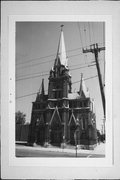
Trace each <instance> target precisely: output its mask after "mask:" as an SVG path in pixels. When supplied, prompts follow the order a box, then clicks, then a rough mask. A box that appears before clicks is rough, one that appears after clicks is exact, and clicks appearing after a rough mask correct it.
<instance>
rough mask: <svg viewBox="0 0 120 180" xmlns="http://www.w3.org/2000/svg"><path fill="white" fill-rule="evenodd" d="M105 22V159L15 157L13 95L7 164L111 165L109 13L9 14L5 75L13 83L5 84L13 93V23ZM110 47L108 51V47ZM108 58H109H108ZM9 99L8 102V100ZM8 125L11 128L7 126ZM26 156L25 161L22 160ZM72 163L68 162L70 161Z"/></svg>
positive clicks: (110, 27)
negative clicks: (7, 57) (90, 14)
mask: <svg viewBox="0 0 120 180" xmlns="http://www.w3.org/2000/svg"><path fill="white" fill-rule="evenodd" d="M31 21H32V22H61V21H62V22H88V21H90V22H105V31H106V32H105V39H106V42H105V44H106V50H105V59H106V80H105V81H106V83H105V84H106V94H109V96H106V145H105V146H106V147H105V149H106V150H105V158H77V159H76V158H73V159H74V160H73V159H71V158H67V161H66V160H65V159H66V158H57V157H56V158H37V157H36V158H33V157H30V158H28V157H26V158H25V159H24V158H23V157H22V158H20V157H19V158H18V157H15V121H13V120H12V119H15V116H14V114H15V113H14V112H15V96H14V95H15V94H14V95H13V96H12V97H13V98H12V99H11V97H10V99H9V101H10V103H9V117H10V119H9V163H10V165H19V166H22V165H23V163H24V166H29V165H30V164H31V163H32V165H34V166H52V167H53V166H58V167H63V166H64V167H66V166H69V167H71V166H72V167H73V166H75V167H77V166H79V167H86V166H87V167H88V166H89V167H92V166H93V164H94V165H95V166H111V165H112V107H110V105H111V104H112V86H111V85H112V83H111V82H112V48H111V47H112V39H111V38H112V32H111V29H112V22H111V16H102V15H93V16H88V15H82V16H81V15H76V16H75V15H74V16H72V15H66V16H62V15H60V16H54V15H49V16H47V15H40V16H39V15H37V16H35V15H33V16H31V15H29V16H27V15H23V16H21V15H20V16H18V15H17V16H9V62H10V64H9V77H10V78H11V79H12V80H13V83H11V81H10V84H9V91H10V92H9V94H13V92H15V68H14V67H15V27H16V22H31ZM110 49H111V50H110ZM108 60H109V61H108ZM11 101H12V103H11ZM11 127H12V128H11ZM26 159H27V161H26ZM63 161H64V164H63ZM71 162H72V163H71Z"/></svg>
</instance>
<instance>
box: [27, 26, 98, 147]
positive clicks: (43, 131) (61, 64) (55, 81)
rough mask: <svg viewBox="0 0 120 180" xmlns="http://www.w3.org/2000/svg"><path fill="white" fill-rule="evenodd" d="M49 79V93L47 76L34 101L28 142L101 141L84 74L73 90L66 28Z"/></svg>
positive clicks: (83, 144) (87, 144)
mask: <svg viewBox="0 0 120 180" xmlns="http://www.w3.org/2000/svg"><path fill="white" fill-rule="evenodd" d="M48 79H49V84H48V94H45V91H44V79H43V80H42V84H41V91H40V92H38V93H37V97H36V100H35V102H33V104H32V113H31V123H30V126H29V134H28V145H33V144H34V143H36V144H39V145H44V146H49V145H53V146H61V145H64V146H67V145H75V144H77V145H79V147H80V148H86V149H89V148H91V147H94V146H95V145H96V143H97V131H96V117H95V113H94V103H93V100H91V99H90V95H89V91H88V89H87V88H86V86H85V82H84V79H83V75H82V74H81V80H80V88H79V90H78V92H74V93H73V92H72V82H71V75H70V73H69V68H68V63H67V56H66V50H65V42H64V35H63V30H62V28H61V33H60V39H59V44H58V50H57V54H56V58H55V61H54V65H53V67H52V68H51V70H50V74H49V78H48Z"/></svg>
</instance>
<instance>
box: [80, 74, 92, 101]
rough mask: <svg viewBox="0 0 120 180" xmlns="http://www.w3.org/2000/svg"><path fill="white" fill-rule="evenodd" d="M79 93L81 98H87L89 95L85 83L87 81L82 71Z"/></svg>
mask: <svg viewBox="0 0 120 180" xmlns="http://www.w3.org/2000/svg"><path fill="white" fill-rule="evenodd" d="M79 94H80V97H81V98H87V97H89V96H90V95H89V91H88V89H87V87H86V85H85V81H84V79H83V74H82V73H81V81H80V89H79Z"/></svg>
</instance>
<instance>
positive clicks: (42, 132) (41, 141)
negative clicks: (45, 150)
mask: <svg viewBox="0 0 120 180" xmlns="http://www.w3.org/2000/svg"><path fill="white" fill-rule="evenodd" d="M44 142H45V127H44V126H40V127H39V129H38V133H37V144H40V145H43V144H44Z"/></svg>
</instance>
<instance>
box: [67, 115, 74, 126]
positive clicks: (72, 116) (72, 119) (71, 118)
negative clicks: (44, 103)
mask: <svg viewBox="0 0 120 180" xmlns="http://www.w3.org/2000/svg"><path fill="white" fill-rule="evenodd" d="M72 121H73V122H74V124H75V125H76V119H75V116H74V114H73V112H72V114H71V117H70V121H69V124H68V125H69V126H70V124H71V123H72Z"/></svg>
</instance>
